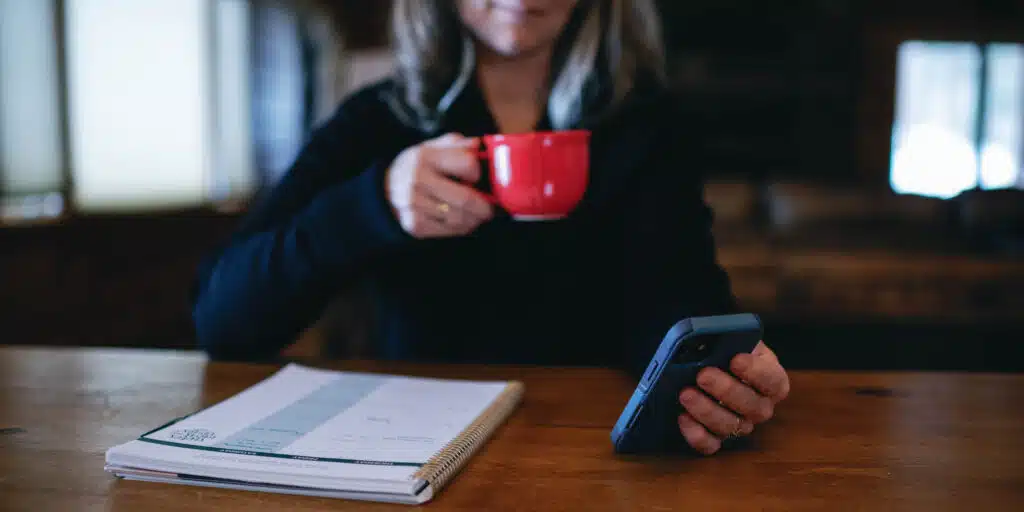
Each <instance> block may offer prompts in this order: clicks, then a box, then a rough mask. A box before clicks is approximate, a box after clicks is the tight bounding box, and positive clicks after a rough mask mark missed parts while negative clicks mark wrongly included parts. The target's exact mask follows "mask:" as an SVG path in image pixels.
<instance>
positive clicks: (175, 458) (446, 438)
mask: <svg viewBox="0 0 1024 512" xmlns="http://www.w3.org/2000/svg"><path fill="white" fill-rule="evenodd" d="M523 389H524V388H523V385H522V383H520V382H516V381H502V382H490V381H483V382H481V381H465V380H450V379H427V378H417V377H404V376H398V375H381V374H373V373H354V372H339V371H330V370H321V369H315V368H310V367H305V366H300V365H295V364H292V365H288V366H286V367H284V368H282V369H281V370H279V371H278V372H277V373H275V374H274V375H272V376H271V377H269V378H267V379H266V380H264V381H262V382H260V383H258V384H256V385H254V386H252V387H250V388H248V389H246V390H244V391H242V392H241V393H239V394H237V395H235V396H233V397H231V398H229V399H227V400H225V401H223V402H221V403H219V404H216V405H214V406H212V407H209V408H207V409H203V410H201V411H199V412H197V413H195V414H192V415H190V416H187V417H184V418H179V419H177V420H174V421H172V422H170V423H168V424H166V425H163V426H161V427H159V428H157V429H155V430H152V431H150V432H147V433H145V434H143V435H142V436H140V437H139V438H137V439H134V440H132V441H129V442H127V443H125V444H121V445H118V446H115V447H113V448H110V449H109V450H107V453H106V470H107V471H108V472H110V473H112V474H114V475H116V476H118V477H120V478H124V479H129V480H142V481H148V482H161V483H169V484H186V485H197V486H209V487H221V488H229V489H241V490H252V491H268V492H277V493H289V494H303V495H311V496H326V497H336V498H348V499H361V500H370V501H387V502H394V503H409V504H419V503H425V502H427V501H429V500H430V499H431V498H432V497H433V496H434V494H435V493H437V492H439V491H440V490H441V489H442V488H444V487H445V485H447V483H448V482H449V481H450V480H451V479H452V478H453V477H454V476H455V475H456V474H457V473H458V472H459V470H460V469H461V468H462V467H463V465H464V464H465V463H466V461H467V460H468V459H469V458H470V457H472V456H473V455H474V454H475V453H476V452H477V451H478V450H479V449H480V448H481V446H483V444H484V443H485V442H486V441H487V440H488V439H489V438H490V437H491V435H492V434H493V433H494V432H495V430H497V429H498V427H499V426H501V425H502V424H503V423H504V422H505V420H506V419H507V418H508V416H509V415H510V414H511V413H512V411H513V410H515V408H516V407H517V405H518V404H519V402H520V400H521V398H522V395H523Z"/></svg>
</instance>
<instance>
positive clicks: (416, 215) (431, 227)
mask: <svg viewBox="0 0 1024 512" xmlns="http://www.w3.org/2000/svg"><path fill="white" fill-rule="evenodd" d="M398 221H399V222H400V223H401V224H402V229H404V230H405V231H406V232H407V233H409V234H410V235H412V236H414V237H416V238H439V237H442V236H450V232H451V229H450V228H449V227H448V226H446V225H445V224H444V223H442V222H441V221H439V220H438V219H436V218H433V217H431V216H429V215H424V214H423V213H422V212H420V211H415V210H413V209H411V208H410V209H405V210H400V211H399V213H398Z"/></svg>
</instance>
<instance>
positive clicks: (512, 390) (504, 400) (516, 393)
mask: <svg viewBox="0 0 1024 512" xmlns="http://www.w3.org/2000/svg"><path fill="white" fill-rule="evenodd" d="M523 391H524V386H523V384H522V383H521V382H510V383H509V384H508V386H507V387H506V388H505V389H504V390H503V391H502V392H501V393H500V394H499V395H498V397H497V398H496V399H495V400H494V402H493V403H492V404H491V405H490V406H489V407H487V409H486V410H484V412H483V414H481V415H480V416H479V417H478V418H477V419H476V420H474V421H473V423H471V424H470V425H469V426H468V427H466V429H465V430H463V431H462V432H460V433H459V435H458V436H456V437H455V439H453V440H452V442H450V443H448V445H447V446H445V447H444V448H443V449H442V450H441V451H439V452H437V453H436V454H435V455H434V456H433V457H431V458H430V460H428V461H427V462H426V464H424V465H423V467H422V468H420V470H419V471H417V472H416V473H415V474H414V475H413V478H420V479H423V480H426V481H427V482H429V483H430V485H431V486H432V487H433V488H434V490H435V492H437V491H439V490H440V489H441V488H443V487H444V486H446V485H447V484H448V482H449V481H450V480H451V479H452V477H454V476H455V474H456V473H458V472H459V470H460V469H462V467H463V466H464V465H465V464H466V462H467V461H468V460H469V458H470V457H471V456H472V455H473V454H474V453H476V451H477V450H478V449H479V448H480V446H482V445H483V443H484V442H485V441H487V439H488V438H490V436H491V434H493V433H494V431H495V430H497V428H498V427H499V426H501V425H502V424H503V423H504V422H505V420H506V419H507V418H508V416H509V415H510V414H512V411H514V410H515V409H516V407H518V405H519V402H520V400H522V397H523Z"/></svg>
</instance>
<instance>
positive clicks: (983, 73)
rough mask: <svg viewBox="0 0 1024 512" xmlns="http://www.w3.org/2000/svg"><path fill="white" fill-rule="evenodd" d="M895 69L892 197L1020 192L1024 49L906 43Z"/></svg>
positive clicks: (1023, 166)
mask: <svg viewBox="0 0 1024 512" xmlns="http://www.w3.org/2000/svg"><path fill="white" fill-rule="evenodd" d="M897 65H898V67H897V90H896V116H895V123H894V126H893V133H892V142H893V146H892V147H893V151H892V161H891V174H890V180H891V184H892V187H893V189H894V190H895V191H896V192H899V193H906V194H920V195H926V196H933V197H941V198H950V197H954V196H956V195H958V194H960V193H961V192H963V191H965V190H970V189H975V188H981V189H996V188H1012V187H1022V188H1024V45H1021V44H1009V43H991V44H975V43H956V42H926V41H909V42H906V43H904V44H903V45H901V47H900V50H899V58H898V63H897Z"/></svg>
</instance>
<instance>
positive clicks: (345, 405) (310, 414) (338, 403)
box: [214, 375, 387, 453]
mask: <svg viewBox="0 0 1024 512" xmlns="http://www.w3.org/2000/svg"><path fill="white" fill-rule="evenodd" d="M386 381H387V378H385V377H382V376H378V375H351V376H346V377H345V378H343V379H335V380H332V381H331V382H328V383H327V384H324V385H323V386H321V387H320V388H318V389H316V390H315V391H313V392H311V393H309V394H308V395H306V396H304V397H302V398H300V399H298V400H296V401H295V402H292V403H291V404H289V405H288V406H286V407H284V408H282V409H281V410H279V411H277V412H275V413H273V414H271V415H270V416H267V417H266V418H263V419H261V420H259V421H257V422H256V423H253V424H252V425H249V426H248V427H246V428H244V429H242V430H240V431H238V432H236V433H234V434H232V435H231V436H230V437H228V438H227V439H224V440H223V441H221V442H219V443H217V444H216V445H214V446H215V447H217V448H225V449H228V450H242V451H247V452H260V453H276V452H279V451H281V450H282V449H284V448H285V447H287V446H288V445H289V444H291V443H293V442H295V441H296V440H297V439H299V438H301V437H302V436H304V435H306V434H308V433H310V432H312V431H313V430H315V429H316V428H317V427H319V426H320V425H323V424H324V423H325V422H326V421H327V420H329V419H331V418H333V417H335V416H337V415H338V414H341V413H342V412H344V411H345V410H347V409H349V408H350V407H352V406H353V405H355V404H357V403H359V402H360V401H361V400H363V399H364V398H366V397H367V396H368V395H369V394H370V393H373V392H374V391H375V390H376V389H377V388H379V387H380V386H381V385H383V384H384V383H385V382H386Z"/></svg>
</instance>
